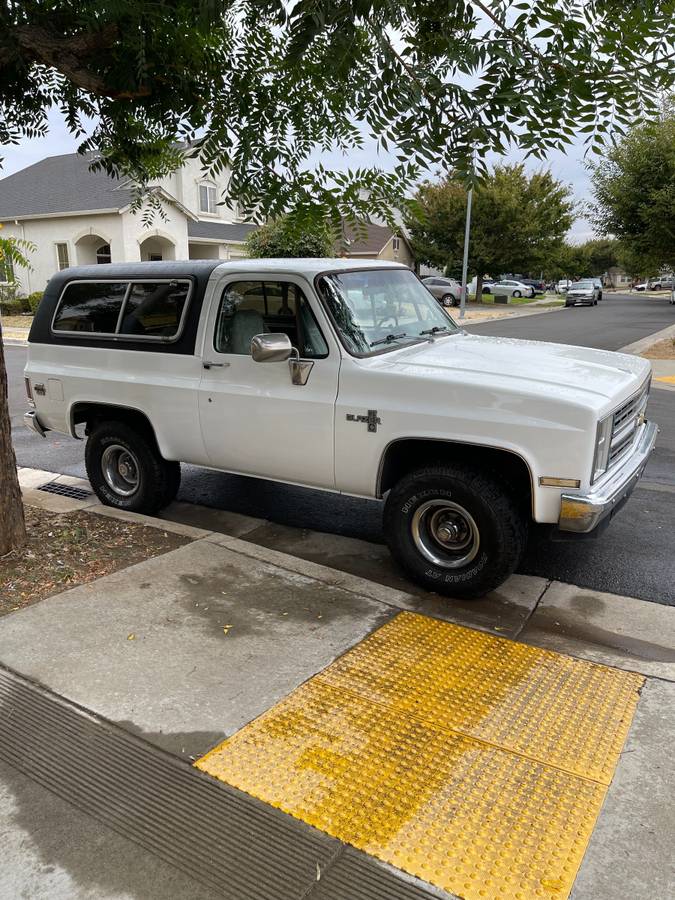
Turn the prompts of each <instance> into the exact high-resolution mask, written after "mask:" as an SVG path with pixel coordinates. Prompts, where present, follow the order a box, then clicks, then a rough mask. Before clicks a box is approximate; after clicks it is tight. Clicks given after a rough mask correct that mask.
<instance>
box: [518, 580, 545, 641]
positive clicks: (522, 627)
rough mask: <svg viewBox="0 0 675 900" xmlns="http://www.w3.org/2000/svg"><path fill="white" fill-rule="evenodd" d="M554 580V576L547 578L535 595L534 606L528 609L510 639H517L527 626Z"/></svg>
mask: <svg viewBox="0 0 675 900" xmlns="http://www.w3.org/2000/svg"><path fill="white" fill-rule="evenodd" d="M554 581H555V579H554V578H549V579H548V580H547V582H546V584H545V585H544V587H543V588H542V590H541V593H540V594H539V596H538V597H537V600H536V603H535V604H534V606H533V607H532V609H531V610H529V612H528V614H527V615H526V616H525V618H524V619H523V622H522V624H521V625H520V627H519V628H518V629H517V630H516V633H515V634H513V635H512V636H511V639H512V640H514V641H517V640H518V638H519V637H520V635H521V634H522V633H523V631H524V630H525V628H526V627H527V624H528V622H529V621H530V619H531V618H532V616H533V615H534V614H535V612H536V611H537V609H538V607H539V604H540V603H541V601H542V600H543V599H544V595H545V594H546V592H547V591H548V589H549V588H550V587H551V585H552V584H553V582H554Z"/></svg>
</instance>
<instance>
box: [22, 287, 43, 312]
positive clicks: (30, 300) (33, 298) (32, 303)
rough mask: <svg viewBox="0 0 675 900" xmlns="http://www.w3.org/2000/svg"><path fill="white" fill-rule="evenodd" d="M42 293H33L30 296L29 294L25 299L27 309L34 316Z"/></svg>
mask: <svg viewBox="0 0 675 900" xmlns="http://www.w3.org/2000/svg"><path fill="white" fill-rule="evenodd" d="M43 293H44V292H43V291H33V293H32V294H29V295H28V296H27V297H26V303H27V304H28V308H29V309H30V311H31V312H32V313H33V314H35V313H36V311H37V308H38V306H39V305H40V300H42V294H43Z"/></svg>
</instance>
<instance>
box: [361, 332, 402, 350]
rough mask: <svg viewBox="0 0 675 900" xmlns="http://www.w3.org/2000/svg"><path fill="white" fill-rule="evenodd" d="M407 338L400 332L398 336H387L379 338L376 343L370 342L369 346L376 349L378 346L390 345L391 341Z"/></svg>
mask: <svg viewBox="0 0 675 900" xmlns="http://www.w3.org/2000/svg"><path fill="white" fill-rule="evenodd" d="M404 337H408V334H407V332H405V331H402V332H401V333H400V334H388V335H387V336H386V337H383V338H379V340H377V341H371V342H370V346H371V347H376V346H377V345H378V344H390V343H391V342H392V341H397V340H399V338H404Z"/></svg>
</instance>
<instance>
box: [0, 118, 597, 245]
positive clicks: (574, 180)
mask: <svg viewBox="0 0 675 900" xmlns="http://www.w3.org/2000/svg"><path fill="white" fill-rule="evenodd" d="M49 120H50V131H49V134H48V135H47V137H44V138H37V139H33V140H28V139H25V140H23V141H22V142H21V143H20V144H19V145H17V146H16V147H5V148H3V150H2V157H3V162H2V169H1V170H0V178H4V177H5V176H6V175H11V174H12V172H17V171H18V170H19V169H24V168H26V166H30V165H32V164H33V163H35V162H38V161H39V160H41V159H44V158H45V157H46V156H59V155H60V154H61V153H73V152H75V150H76V149H77V145H78V141H77V140H76V139H75V138H73V136H72V135H71V134H70V133H69V132H68V129H67V128H66V125H65V123H64V121H63V118H62V116H61V115H60V113H59V112H58V111H55V110H54V111H52V112H51V114H50V117H49ZM521 158H522V154H518V153H515V152H514V153H512V154H510V155H509V156H507V157H505V158H503V159H504V161H508V162H517V161H520V159H521ZM322 159H323V160H324V162H325V163H326V164H328V165H331V164H332V165H333V166H339V165H341V166H344V167H345V168H346V167H347V166H349V167H350V168H355V167H358V166H367V165H386V160H384V159H383V158H378V156H377V154H376V153H375V151H374V150H369V149H365V150H362V151H359V152H358V153H355V154H352V155H350V157H349V158H348V159H341V158H340V157H339V156H337V155H336V154H330V155H329V156H328V157H327V158H326V157H322ZM493 161H497V157H493ZM541 167H548V168H550V169H551V171H552V172H553V175H554V176H555V177H556V178H558V179H560V180H561V181H564V182H566V183H567V184H569V185H570V186H571V187H572V190H573V192H574V196H575V198H576V199H577V200H578V201H580V202H584V201H587V200H589V199H590V181H589V176H588V171H587V169H586V166H585V163H584V152H583V148H582V147H580V146H576V147H574V146H573V147H570V148H569V149H568V151H567V153H560V152H556V153H552V154H551V156H550V157H549V158H548V159H547V160H546V161H545V162H543V161H539V160H534V161H528V163H527V168H528V169H531V170H536V169H538V168H541ZM591 237H593V232H592V230H591V226H590V223H589V222H588V221H587V220H585V219H583V218H579V219H578V220H577V221H576V222H575V223H574V225H573V226H572V230H571V231H570V240H571V241H573V242H574V243H579V242H581V241H584V240H586V239H587V238H591Z"/></svg>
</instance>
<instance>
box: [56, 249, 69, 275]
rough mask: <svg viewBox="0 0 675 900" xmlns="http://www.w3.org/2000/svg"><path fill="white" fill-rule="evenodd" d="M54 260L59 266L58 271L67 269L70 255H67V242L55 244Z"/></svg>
mask: <svg viewBox="0 0 675 900" xmlns="http://www.w3.org/2000/svg"><path fill="white" fill-rule="evenodd" d="M56 260H57V263H58V266H59V272H62V271H63V270H64V269H67V268H68V266H69V265H70V257H69V255H68V244H57V245H56Z"/></svg>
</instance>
